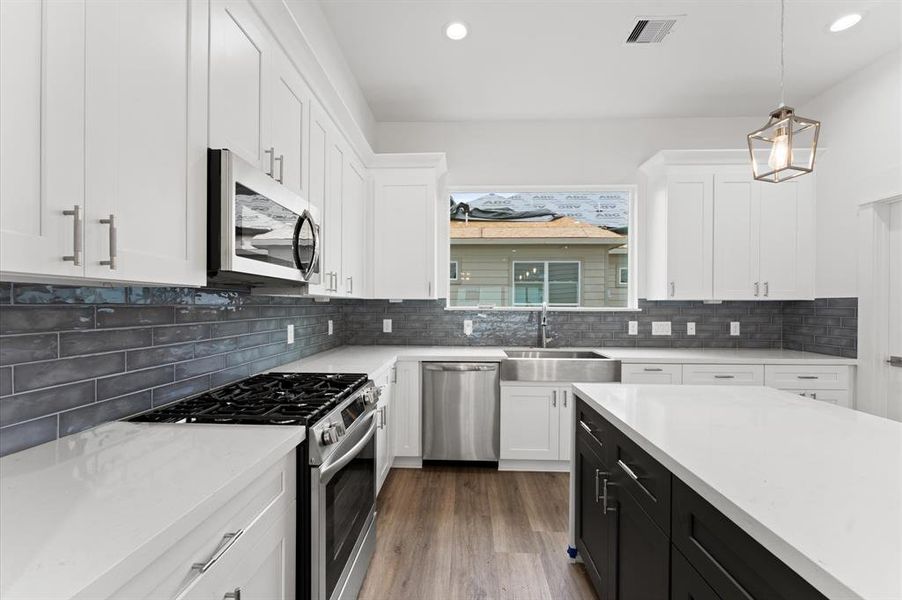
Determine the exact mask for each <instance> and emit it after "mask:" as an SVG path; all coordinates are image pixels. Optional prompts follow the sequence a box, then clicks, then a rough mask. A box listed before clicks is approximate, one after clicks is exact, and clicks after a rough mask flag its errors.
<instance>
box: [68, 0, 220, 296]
mask: <svg viewBox="0 0 902 600" xmlns="http://www.w3.org/2000/svg"><path fill="white" fill-rule="evenodd" d="M85 28H86V45H85V53H86V62H85V71H86V72H85V81H86V87H85V109H86V119H85V189H86V198H87V201H86V211H85V212H86V215H85V241H86V249H85V261H86V275H87V276H88V277H89V278H95V279H116V280H128V281H142V282H153V283H163V284H182V285H203V284H204V283H205V282H206V270H205V269H206V256H205V245H204V240H205V229H206V225H205V223H206V219H205V212H206V170H207V166H206V163H207V151H206V139H207V130H206V118H205V115H206V105H207V96H206V89H207V48H208V36H207V32H208V11H207V4H205V3H202V2H193V1H191V0H172V1H168V2H154V1H152V0H139V1H135V2H117V1H112V0H89V1H88V2H87V5H86V14H85Z"/></svg>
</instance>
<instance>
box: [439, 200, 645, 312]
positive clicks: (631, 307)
mask: <svg viewBox="0 0 902 600" xmlns="http://www.w3.org/2000/svg"><path fill="white" fill-rule="evenodd" d="M489 189H490V190H491V191H493V192H501V193H505V192H629V193H630V204H629V205H630V219H629V232H630V233H629V243H628V245H627V265H628V268H629V270H630V277H629V282H628V283H627V286H626V287H627V301H626V306H579V307H576V306H573V307H567V306H561V307H558V306H550V307H548V310H552V311H556V310H559V311H571V312H572V311H579V312H640V311H641V309H640V308H639V295H638V284H637V282H638V281H639V278H640V277H641V272H640V271H641V267H640V266H639V262H638V258H637V253H636V248H638V247H639V245H640V244H641V243H642V234H643V232H642V231H640V230H639V227H638V223H639V218H638V208H637V206H638V195H639V186H637V185H635V184H624V185H456V186H454V187H453V188H451V189H449V190H448V191H449V194H450V195H451V196H453V195H454V194H455V193H456V192H484V191H486V190H489ZM447 243H448V245H449V247H450V245H451V240H450V239H448V242H447ZM535 262H538V261H535ZM450 302H451V294H450V293H449V294H448V298H446V300H445V310H458V311H470V312H472V311H474V310H495V311H538V310H542V308H541V307H534V306H479V305H476V306H451V304H450Z"/></svg>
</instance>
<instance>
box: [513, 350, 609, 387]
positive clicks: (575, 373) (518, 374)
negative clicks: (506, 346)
mask: <svg viewBox="0 0 902 600" xmlns="http://www.w3.org/2000/svg"><path fill="white" fill-rule="evenodd" d="M504 353H505V354H506V355H507V356H508V358H507V359H506V360H502V361H501V380H502V381H548V382H561V383H580V382H585V383H596V382H617V381H620V361H619V360H614V359H612V358H608V357H607V356H605V355H603V354H601V353H599V352H593V351H591V350H558V349H547V348H539V349H535V350H505V351H504Z"/></svg>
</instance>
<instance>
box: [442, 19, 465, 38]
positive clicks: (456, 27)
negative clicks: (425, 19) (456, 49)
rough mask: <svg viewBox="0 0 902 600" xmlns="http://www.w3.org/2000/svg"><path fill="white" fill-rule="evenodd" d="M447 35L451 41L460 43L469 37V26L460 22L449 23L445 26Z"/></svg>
mask: <svg viewBox="0 0 902 600" xmlns="http://www.w3.org/2000/svg"><path fill="white" fill-rule="evenodd" d="M445 35H446V36H448V39H449V40H454V41H455V42H457V41H460V40H462V39H464V38H465V37H467V26H466V24H465V23H461V22H460V21H455V22H454V23H448V24H447V25H446V26H445Z"/></svg>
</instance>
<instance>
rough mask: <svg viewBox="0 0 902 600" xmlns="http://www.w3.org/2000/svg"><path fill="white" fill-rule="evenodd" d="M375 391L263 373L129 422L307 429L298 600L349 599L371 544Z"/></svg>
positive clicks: (301, 455)
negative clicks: (277, 426) (283, 426)
mask: <svg viewBox="0 0 902 600" xmlns="http://www.w3.org/2000/svg"><path fill="white" fill-rule="evenodd" d="M377 393H378V390H377V389H376V388H375V386H374V385H373V382H372V381H370V380H369V379H367V376H366V375H357V374H326V373H268V374H263V375H255V376H253V377H250V378H248V379H245V380H242V381H239V382H237V383H234V384H230V385H227V386H225V387H223V388H220V389H217V390H213V391H211V392H207V393H204V394H201V395H200V396H195V397H193V398H189V399H187V400H183V401H181V402H176V403H174V404H169V405H166V406H163V407H161V408H157V409H154V410H152V411H149V412H146V413H143V414H141V415H138V416H136V417H133V418H132V419H130V420H132V421H145V422H162V423H216V424H222V425H229V424H243V425H246V424H260V425H303V426H306V427H307V440H306V441H305V442H304V443H303V444H302V445H301V447H299V448H298V519H297V523H298V535H297V539H298V547H297V557H298V560H297V582H298V584H297V596H298V598H299V599H300V600H338V599H342V600H346V599H347V600H349V599H352V598H356V597H357V593H358V592H359V590H360V586H361V584H362V583H363V578H364V576H365V575H366V570H367V567H368V566H369V562H370V558H371V557H372V554H373V551H374V550H375V544H376V438H375V435H374V434H375V431H376V423H375V420H374V416H375V408H376V402H377V400H378V398H377ZM306 581H309V582H310V585H305V584H304V582H306Z"/></svg>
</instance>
